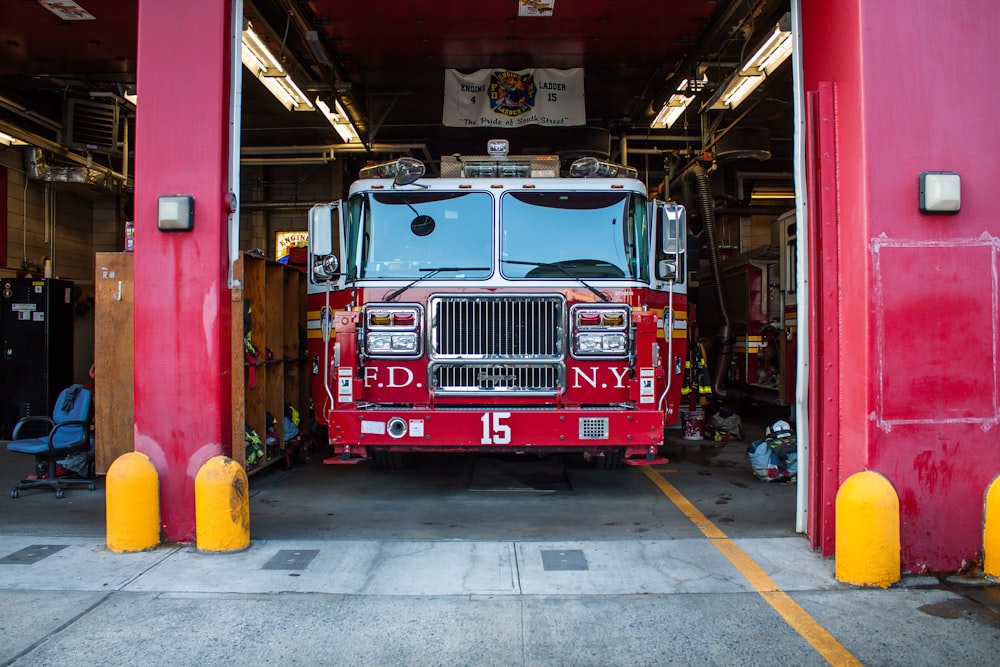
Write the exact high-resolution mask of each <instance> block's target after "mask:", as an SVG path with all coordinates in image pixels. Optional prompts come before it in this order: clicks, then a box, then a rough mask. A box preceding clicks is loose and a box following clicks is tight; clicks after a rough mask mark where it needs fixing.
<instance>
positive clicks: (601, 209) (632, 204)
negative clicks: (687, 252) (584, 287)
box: [500, 190, 649, 280]
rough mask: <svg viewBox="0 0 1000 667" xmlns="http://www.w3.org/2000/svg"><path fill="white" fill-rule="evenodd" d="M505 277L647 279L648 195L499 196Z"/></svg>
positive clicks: (547, 192)
mask: <svg viewBox="0 0 1000 667" xmlns="http://www.w3.org/2000/svg"><path fill="white" fill-rule="evenodd" d="M500 239H501V241H500V246H501V247H500V250H501V257H502V258H503V260H504V261H502V262H501V267H500V269H501V271H502V273H503V275H504V276H505V277H506V278H523V279H538V278H561V279H566V278H567V277H577V278H586V279H598V278H629V279H633V280H648V279H649V278H648V274H649V267H648V262H646V261H643V260H642V259H641V258H643V257H645V253H644V252H641V251H639V249H642V248H646V247H647V246H648V232H647V224H646V201H645V198H643V197H641V196H639V195H637V194H635V193H630V192H606V191H605V192H554V191H551V190H541V191H540V190H535V191H517V192H508V193H506V194H504V195H503V197H502V198H501V200H500Z"/></svg>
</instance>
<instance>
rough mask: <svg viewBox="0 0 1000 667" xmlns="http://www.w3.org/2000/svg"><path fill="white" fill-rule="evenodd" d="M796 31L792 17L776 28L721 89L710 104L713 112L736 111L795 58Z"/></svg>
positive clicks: (782, 20)
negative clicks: (784, 64)
mask: <svg viewBox="0 0 1000 667" xmlns="http://www.w3.org/2000/svg"><path fill="white" fill-rule="evenodd" d="M792 44H793V41H792V28H791V18H790V15H789V14H787V13H786V14H785V15H784V16H782V17H781V20H780V21H778V24H777V25H776V26H774V30H773V31H772V32H771V34H770V35H768V36H767V39H765V40H764V41H763V42H762V43H761V45H760V46H759V47H757V49H756V50H755V51H754V53H753V55H752V56H750V58H749V59H748V60H747V62H746V64H744V65H743V66H742V67H740V69H738V70H737V71H735V72H733V74H732V75H731V76H730V77H729V78H728V79H727V80H726V82H725V83H724V84H723V85H722V86H720V87H719V90H718V92H716V93H715V95H713V96H712V99H711V100H709V102H708V105H707V106H708V108H709V109H735V108H736V107H738V106H739V105H740V103H741V102H743V100H745V99H746V98H747V97H748V96H749V95H750V93H752V92H753V91H754V90H756V89H757V86H759V85H760V84H762V83H763V82H764V79H766V78H767V77H768V76H770V75H771V74H772V73H773V72H774V70H776V69H778V66H780V65H781V64H782V63H783V62H785V60H787V59H788V56H790V55H791V54H792Z"/></svg>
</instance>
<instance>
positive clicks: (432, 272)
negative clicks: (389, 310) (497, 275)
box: [384, 266, 490, 301]
mask: <svg viewBox="0 0 1000 667" xmlns="http://www.w3.org/2000/svg"><path fill="white" fill-rule="evenodd" d="M489 270H490V267H488V266H439V267H437V268H434V269H420V271H421V272H423V273H426V275H423V276H420V277H419V278H417V279H416V280H414V281H412V282H411V283H409V284H408V285H403V286H402V287H400V288H398V289H396V290H394V291H393V292H392V293H391V294H389V295H388V296H386V297H384V298H385V300H386V301H392V300H393V299H395V298H396V297H397V296H399V295H400V294H402V293H403V292H405V291H406V290H408V289H410V288H411V287H413V286H414V285H416V284H417V283H419V282H420V281H421V280H427V279H428V278H430V277H432V276H436V275H437V274H439V273H444V272H446V271H447V272H453V271H489Z"/></svg>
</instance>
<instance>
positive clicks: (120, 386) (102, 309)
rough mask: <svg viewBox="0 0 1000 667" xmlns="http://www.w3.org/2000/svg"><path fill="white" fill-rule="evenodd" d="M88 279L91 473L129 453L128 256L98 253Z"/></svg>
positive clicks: (131, 349) (130, 334) (130, 327)
mask: <svg viewBox="0 0 1000 667" xmlns="http://www.w3.org/2000/svg"><path fill="white" fill-rule="evenodd" d="M95 266H96V275H95V276H94V450H95V452H94V469H95V471H96V472H97V474H99V475H104V474H106V473H107V472H108V468H110V467H111V464H112V463H114V461H115V459H117V458H118V457H119V456H121V455H122V454H124V453H126V452H131V451H133V450H134V449H135V419H134V409H133V407H134V404H135V401H134V395H135V381H134V368H135V338H134V334H133V323H132V305H133V299H134V297H133V280H132V276H133V268H132V267H133V255H132V253H130V252H99V253H97V255H96V257H95Z"/></svg>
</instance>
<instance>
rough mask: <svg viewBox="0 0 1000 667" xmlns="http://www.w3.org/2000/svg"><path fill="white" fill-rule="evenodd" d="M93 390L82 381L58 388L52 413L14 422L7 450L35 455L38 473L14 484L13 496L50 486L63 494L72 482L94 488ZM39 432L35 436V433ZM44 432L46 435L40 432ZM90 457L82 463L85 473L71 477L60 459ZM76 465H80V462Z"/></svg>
mask: <svg viewBox="0 0 1000 667" xmlns="http://www.w3.org/2000/svg"><path fill="white" fill-rule="evenodd" d="M91 419H92V414H91V393H90V389H88V388H87V387H85V386H84V385H82V384H74V385H71V386H69V387H67V388H66V389H63V390H62V391H61V392H59V396H58V397H57V398H56V403H55V407H54V408H53V410H52V417H51V418H49V417H42V416H37V417H23V418H22V419H20V420H18V422H17V424H15V425H14V432H13V433H12V434H11V438H12V440H11V442H9V443H8V444H7V450H8V451H11V452H17V453H19V454H30V455H31V456H34V457H35V474H34V475H32V476H30V477H27V478H25V479H22V480H21V482H20V483H19V484H18V485H17V486H14V487H12V488H11V490H10V497H11V498H17V496H18V492H19V491H22V490H24V489H34V488H38V487H43V486H47V487H49V488H50V489H52V490H53V491H55V493H56V498H62V496H63V488H64V487H66V486H70V485H86V486H87V489H88V490H90V491H93V490H94V481H93V470H94V467H93V466H94V458H93V442H92V441H91V438H90V424H91ZM33 433H34V434H36V435H34V436H32V434H33ZM39 433H42V434H43V435H37V434H39ZM80 453H83V454H85V455H86V456H87V457H88V459H89V460H88V461H87V464H86V465H85V466H83V468H82V469H83V470H84V471H85V474H84V475H83V476H82V477H78V478H72V477H70V476H69V473H71V471H69V470H68V469H67V468H65V467H64V466H63V465H62V464H61V463H60V462H62V461H67V462H68V460H75V459H77V458H78V457H77V456H76V455H77V454H80ZM74 468H77V469H80V468H79V466H78V464H77V465H74Z"/></svg>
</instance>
